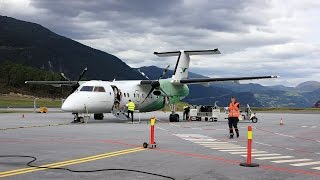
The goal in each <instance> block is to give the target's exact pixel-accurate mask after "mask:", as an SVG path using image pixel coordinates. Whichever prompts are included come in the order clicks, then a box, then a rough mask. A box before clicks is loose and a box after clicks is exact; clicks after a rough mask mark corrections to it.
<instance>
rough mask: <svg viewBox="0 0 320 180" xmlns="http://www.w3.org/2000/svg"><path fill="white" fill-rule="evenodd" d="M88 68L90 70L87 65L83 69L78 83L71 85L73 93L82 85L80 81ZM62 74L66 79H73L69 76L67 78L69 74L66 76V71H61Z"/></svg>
mask: <svg viewBox="0 0 320 180" xmlns="http://www.w3.org/2000/svg"><path fill="white" fill-rule="evenodd" d="M87 70H88V68H87V67H85V68H84V69H83V70H82V72H81V74H80V75H79V77H78V80H77V83H76V84H74V85H72V86H71V87H72V93H73V92H74V91H75V90H76V89H77V88H78V87H79V86H80V84H79V81H80V80H81V78H82V77H83V76H84V74H85V73H86V72H87ZM60 75H61V76H62V77H63V78H64V79H65V80H67V81H71V80H70V79H69V78H67V76H66V75H65V74H64V73H60Z"/></svg>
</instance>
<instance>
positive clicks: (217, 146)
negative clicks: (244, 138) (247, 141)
mask: <svg viewBox="0 0 320 180" xmlns="http://www.w3.org/2000/svg"><path fill="white" fill-rule="evenodd" d="M200 145H202V144H200ZM202 146H205V147H213V148H236V147H241V146H236V145H227V146H225V145H223V146H221V145H208V144H204V145H202ZM243 148H246V147H243Z"/></svg>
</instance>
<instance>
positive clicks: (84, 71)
mask: <svg viewBox="0 0 320 180" xmlns="http://www.w3.org/2000/svg"><path fill="white" fill-rule="evenodd" d="M87 70H88V68H87V67H86V68H84V69H83V71H82V73H81V74H80V76H79V78H78V82H79V81H80V80H81V78H82V77H83V75H84V74H85V73H86V72H87Z"/></svg>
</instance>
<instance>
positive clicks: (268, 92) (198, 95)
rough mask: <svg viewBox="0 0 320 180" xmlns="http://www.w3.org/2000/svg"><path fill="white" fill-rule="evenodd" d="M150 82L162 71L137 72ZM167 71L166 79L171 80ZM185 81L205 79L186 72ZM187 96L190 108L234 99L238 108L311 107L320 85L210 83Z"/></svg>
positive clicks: (319, 95)
mask: <svg viewBox="0 0 320 180" xmlns="http://www.w3.org/2000/svg"><path fill="white" fill-rule="evenodd" d="M139 69H140V71H141V72H144V73H145V74H146V75H147V76H149V77H150V79H157V78H158V77H159V76H160V74H161V73H162V71H163V70H162V69H161V68H158V67H156V66H148V67H141V68H139ZM172 73H173V72H172V71H168V73H167V75H166V78H169V77H171V76H172ZM189 78H206V76H202V75H199V74H196V73H192V72H189ZM189 89H190V94H189V95H188V96H187V97H186V98H185V99H184V101H186V102H189V103H192V104H213V103H214V102H215V101H219V103H218V104H219V105H220V106H226V105H227V104H228V102H229V98H230V97H231V96H236V97H237V99H238V100H239V101H240V102H241V104H250V105H251V106H253V107H262V106H264V107H312V106H314V104H315V103H316V102H317V101H318V100H319V99H320V83H319V82H316V81H308V82H304V83H301V84H299V85H298V86H296V87H286V86H283V85H277V86H262V85H260V84H256V83H248V84H240V83H235V82H230V81H227V82H214V83H211V85H210V86H209V87H204V86H202V85H189Z"/></svg>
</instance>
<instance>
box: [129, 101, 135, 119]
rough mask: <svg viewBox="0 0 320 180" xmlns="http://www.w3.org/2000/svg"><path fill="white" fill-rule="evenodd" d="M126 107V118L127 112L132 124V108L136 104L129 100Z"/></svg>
mask: <svg viewBox="0 0 320 180" xmlns="http://www.w3.org/2000/svg"><path fill="white" fill-rule="evenodd" d="M127 107H128V118H130V116H129V114H131V121H132V124H133V112H134V108H135V107H136V105H135V104H134V102H132V101H131V100H129V103H128V104H127Z"/></svg>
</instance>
